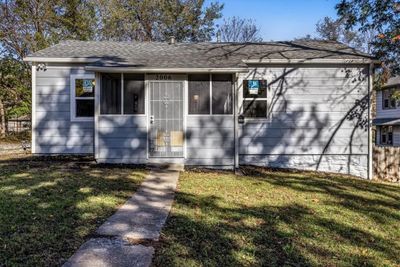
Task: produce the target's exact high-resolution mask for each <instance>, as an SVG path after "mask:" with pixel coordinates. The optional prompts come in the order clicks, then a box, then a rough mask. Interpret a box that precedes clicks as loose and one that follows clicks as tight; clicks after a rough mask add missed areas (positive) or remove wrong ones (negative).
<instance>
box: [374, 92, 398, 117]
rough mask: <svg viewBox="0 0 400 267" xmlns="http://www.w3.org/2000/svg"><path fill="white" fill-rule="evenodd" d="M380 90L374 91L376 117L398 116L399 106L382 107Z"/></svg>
mask: <svg viewBox="0 0 400 267" xmlns="http://www.w3.org/2000/svg"><path fill="white" fill-rule="evenodd" d="M382 97H383V95H382V91H377V92H376V118H400V107H397V108H395V109H383V100H382Z"/></svg>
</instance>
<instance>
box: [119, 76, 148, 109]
mask: <svg viewBox="0 0 400 267" xmlns="http://www.w3.org/2000/svg"><path fill="white" fill-rule="evenodd" d="M124 114H144V75H143V74H132V73H126V74H124Z"/></svg>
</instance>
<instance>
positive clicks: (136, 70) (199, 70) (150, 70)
mask: <svg viewBox="0 0 400 267" xmlns="http://www.w3.org/2000/svg"><path fill="white" fill-rule="evenodd" d="M85 69H86V70H90V71H98V72H108V73H115V72H125V73H129V72H132V73H182V74H186V73H236V72H246V73H247V72H248V69H247V68H134V67H128V66H127V67H97V66H86V67H85Z"/></svg>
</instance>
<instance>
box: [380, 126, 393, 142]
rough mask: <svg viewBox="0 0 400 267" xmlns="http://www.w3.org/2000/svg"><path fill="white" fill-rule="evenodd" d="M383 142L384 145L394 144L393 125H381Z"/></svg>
mask: <svg viewBox="0 0 400 267" xmlns="http://www.w3.org/2000/svg"><path fill="white" fill-rule="evenodd" d="M381 144H382V145H393V127H392V126H382V127H381Z"/></svg>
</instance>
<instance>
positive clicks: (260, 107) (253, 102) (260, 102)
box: [243, 80, 267, 118]
mask: <svg viewBox="0 0 400 267" xmlns="http://www.w3.org/2000/svg"><path fill="white" fill-rule="evenodd" d="M243 115H244V116H245V117H247V118H266V117H267V81H266V80H244V81H243Z"/></svg>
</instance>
